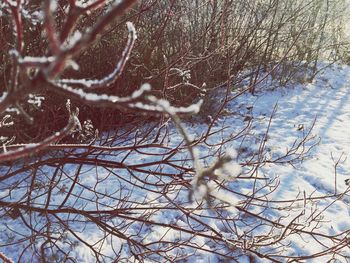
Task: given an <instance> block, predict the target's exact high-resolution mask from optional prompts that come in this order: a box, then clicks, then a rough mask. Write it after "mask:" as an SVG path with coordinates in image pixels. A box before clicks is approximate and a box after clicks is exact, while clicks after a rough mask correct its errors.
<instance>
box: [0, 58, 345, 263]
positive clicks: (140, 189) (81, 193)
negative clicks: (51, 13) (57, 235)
mask: <svg viewBox="0 0 350 263" xmlns="http://www.w3.org/2000/svg"><path fill="white" fill-rule="evenodd" d="M349 82H350V66H346V65H334V66H332V67H330V68H326V69H325V70H324V71H323V72H321V73H320V74H319V75H318V76H317V77H316V78H315V79H314V81H313V82H312V83H307V82H305V83H299V84H298V83H296V84H293V85H290V86H287V87H278V86H276V85H275V84H274V85H275V86H274V88H271V87H272V83H271V79H270V80H269V81H265V82H264V83H262V84H261V86H260V87H259V88H258V89H257V92H256V93H255V95H252V94H250V93H245V94H243V95H241V96H239V97H238V98H236V99H234V100H232V101H231V102H229V104H228V106H227V107H228V111H227V112H228V114H225V116H222V117H221V118H220V119H219V120H218V121H217V123H216V124H215V126H214V127H213V130H212V132H214V133H213V135H211V136H210V138H208V141H207V145H200V146H196V147H195V148H194V150H195V151H196V152H197V153H198V156H200V158H203V157H205V156H209V158H206V159H201V161H202V164H203V166H204V165H206V166H208V167H210V165H213V163H215V162H214V161H215V160H216V158H214V157H210V156H212V154H213V153H216V152H220V153H221V156H226V157H227V158H229V159H230V161H229V162H226V163H225V165H224V166H223V167H221V168H220V169H217V170H215V174H216V175H217V177H218V180H217V181H214V180H212V181H210V182H209V184H208V187H205V185H203V184H200V185H198V187H197V190H198V191H197V192H195V193H194V197H195V198H194V199H195V200H197V201H198V203H197V202H195V201H194V202H189V201H188V191H187V190H186V189H184V188H182V187H181V185H176V184H173V181H172V179H171V178H168V177H162V176H156V175H155V176H153V177H150V176H149V174H148V173H142V172H140V171H137V170H136V168H137V167H138V165H139V164H146V163H148V164H149V165H148V166H147V169H148V171H160V172H162V173H166V172H169V173H172V172H173V173H174V174H177V169H176V168H174V167H171V166H166V165H165V166H163V167H162V168H159V164H158V163H157V162H158V161H161V160H162V156H161V154H162V153H165V152H167V151H168V149H166V148H162V147H158V148H157V147H152V148H146V149H141V150H140V152H136V151H127V152H126V151H120V152H116V153H114V154H113V156H112V157H111V156H109V155H108V154H106V155H104V156H103V155H99V158H104V159H105V160H107V161H108V160H113V161H115V162H120V163H121V164H122V165H123V166H125V167H128V169H124V170H123V169H117V170H116V169H112V168H108V167H107V168H103V167H102V166H98V167H96V166H94V165H93V164H88V165H84V166H83V167H82V168H81V180H78V183H77V186H76V187H77V189H76V197H75V198H70V199H68V201H67V203H66V205H73V204H74V202H77V201H78V200H80V201H79V202H81V203H80V204H79V207H85V209H86V210H88V209H96V207H95V205H96V203H95V202H93V201H89V200H99V201H100V202H101V203H103V204H104V206H105V207H103V206H101V207H100V208H101V209H103V208H110V207H114V206H113V204H114V203H116V202H117V201H116V200H114V199H108V198H107V200H104V199H103V198H105V196H106V195H108V194H111V193H117V196H118V198H120V199H122V198H124V197H128V196H129V195H130V193H131V191H132V195H131V196H129V197H128V198H129V199H130V200H132V201H133V202H134V203H133V204H132V206H131V207H129V209H131V210H132V209H133V208H135V211H133V213H139V212H137V211H139V210H136V208H137V209H141V208H143V207H151V209H150V210H147V212H148V213H149V214H150V217H149V220H151V221H153V222H155V224H153V225H147V224H146V225H143V224H141V223H140V222H132V221H130V220H127V219H123V216H122V215H121V216H120V217H118V216H116V217H111V218H110V219H109V220H110V221H111V222H112V225H115V226H122V225H124V226H125V229H126V230H125V231H126V232H127V234H128V235H134V237H135V239H137V238H138V239H137V240H139V241H140V242H143V243H144V244H147V243H152V242H154V241H157V240H159V239H160V238H162V241H164V242H172V241H176V242H181V241H186V240H187V241H190V242H191V244H196V245H197V246H202V248H203V249H204V250H195V249H191V248H183V250H181V249H180V248H174V249H173V251H168V252H167V253H168V254H169V255H170V254H171V253H173V255H176V253H179V255H180V254H185V255H189V259H188V260H190V261H191V262H220V257H219V256H217V255H215V254H214V253H209V252H205V249H207V250H208V251H213V252H218V253H221V252H223V251H225V248H223V244H222V243H220V242H218V243H215V242H213V241H211V240H209V239H208V238H206V237H205V235H206V234H208V235H209V236H216V234H215V232H217V233H220V234H221V235H222V236H223V238H224V240H226V239H227V244H226V245H228V244H229V246H232V247H242V248H243V250H244V248H247V247H246V246H248V247H249V246H250V245H252V244H256V243H259V242H260V243H259V244H260V245H261V244H266V247H264V246H261V247H260V248H259V249H260V250H259V251H260V252H262V253H270V252H271V253H273V252H275V253H277V252H279V254H281V255H282V256H298V255H310V254H312V253H319V252H320V251H322V250H324V249H325V247H324V246H323V245H321V243H323V244H324V245H327V246H332V245H334V244H333V243H332V242H331V241H330V240H329V239H326V238H323V237H322V236H321V235H324V234H328V235H339V236H338V237H339V238H343V237H345V236H346V233H347V232H348V231H349V229H350V223H349V220H348V218H349V213H350V206H349V204H350V198H349V196H348V194H342V193H344V192H345V191H347V190H348V189H349V186H348V185H347V184H346V182H345V181H346V180H347V179H350V158H347V157H348V155H349V151H350V148H349V146H350V133H349V132H348V130H349V128H350V89H349ZM148 90H149V86H148V85H145V86H143V87H142V88H141V89H140V90H139V91H137V92H135V93H134V94H133V95H132V96H131V98H134V97H139V96H140V95H142V93H143V92H145V91H148ZM69 91H70V90H69ZM235 92H239V91H233V94H232V95H234V94H235ZM77 94H79V95H81V96H86V97H88V99H89V100H99V99H108V100H112V99H113V98H111V97H108V96H107V95H105V96H106V97H105V98H104V97H103V96H97V95H96V96H92V95H91V94H88V95H87V94H86V93H85V92H83V91H82V90H78V91H77ZM120 99H121V98H119V97H118V98H117V100H120ZM151 100H152V98H151ZM158 105H159V106H160V107H167V108H168V110H169V111H173V110H174V112H175V109H173V108H172V107H171V106H170V104H169V103H168V102H167V101H163V100H161V101H158ZM136 106H137V107H139V108H142V107H146V106H147V105H136ZM147 107H150V109H153V108H154V107H156V106H152V105H148V106H147ZM193 107H194V108H191V109H190V110H193V111H197V110H199V105H195V106H193ZM177 110H179V109H177ZM181 110H183V111H185V110H189V109H188V108H187V109H185V108H184V109H181ZM271 115H272V118H271ZM247 117H249V119H250V120H251V121H252V122H251V125H250V127H251V129H247V130H246V131H245V132H244V133H243V134H244V136H241V137H239V138H237V139H235V140H231V141H229V142H228V143H227V145H226V146H225V147H226V148H225V149H218V147H217V146H215V144H217V143H218V142H220V141H222V140H223V139H225V138H228V137H229V136H232V134H236V133H237V132H239V131H240V130H241V129H242V125H244V124H245V123H246V122H247V121H246V118H247ZM315 119H316V121H315V123H314V120H315ZM270 120H271V121H270ZM165 126H166V129H167V130H168V133H166V135H164V138H166V139H165V140H166V141H167V142H168V143H169V145H171V146H175V145H179V144H181V142H183V138H182V137H181V135H179V133H178V132H177V131H176V129H175V126H174V125H172V124H171V123H167V124H165ZM184 126H185V128H186V129H187V131H188V133H189V134H190V135H191V136H192V137H193V138H196V135H197V137H198V136H200V135H201V134H203V132H205V131H206V129H207V124H205V123H193V122H191V121H187V122H185V123H184ZM311 128H312V130H311V131H310V129H311ZM267 130H268V131H269V132H268V134H267V135H266V131H267ZM307 135H309V137H308V139H307V140H305V141H304V142H305V143H304V145H305V149H304V151H302V150H303V149H299V150H298V151H293V147H294V146H295V145H297V144H298V143H300V142H303V140H304V139H305V137H306V136H307ZM262 142H264V147H265V149H266V154H265V155H263V156H259V155H256V156H255V157H254V158H255V159H254V158H253V159H252V154H253V153H256V152H257V151H258V150H259V148H260V147H261V143H262ZM116 146H120V147H123V146H127V144H123V143H121V144H120V145H116ZM142 151H147V154H142ZM225 152H226V154H225ZM288 152H289V153H290V155H289V156H287V157H284V155H285V154H286V153H288ZM126 157H127V158H126ZM188 157H189V154H188V152H187V151H186V148H182V150H181V151H180V152H179V153H178V154H177V155H176V156H175V157H174V158H175V159H174V158H172V160H173V162H174V163H179V164H185V165H191V163H189V162H185V161H182V160H183V159H184V158H187V159H188ZM296 157H300V158H301V159H302V160H300V159H294V158H296ZM92 158H94V157H92ZM125 158H126V159H125ZM249 160H260V161H264V160H265V162H264V163H263V165H261V166H259V167H257V169H256V172H254V174H253V175H254V176H255V177H256V178H257V179H258V180H256V181H255V182H256V184H257V187H258V185H259V182H260V181H261V182H262V183H261V185H263V184H264V183H265V182H269V189H267V188H261V189H260V190H259V191H257V192H256V195H257V197H259V198H261V199H264V198H268V199H269V200H273V202H270V203H268V207H267V208H266V209H265V208H264V207H260V206H259V205H254V204H251V205H250V208H249V209H250V210H249V211H250V212H252V213H257V214H259V215H260V216H263V217H265V218H266V219H268V220H272V221H276V222H277V220H278V223H279V224H281V225H283V226H287V225H288V224H290V223H293V222H297V223H298V224H305V228H303V231H306V232H307V231H310V230H312V229H315V232H317V233H318V234H317V235H316V236H315V237H314V238H312V237H311V236H310V235H308V234H307V233H306V232H300V233H292V232H291V231H290V230H289V229H288V228H285V227H280V228H276V229H271V228H270V227H269V226H268V224H266V225H259V226H258V227H256V228H255V229H253V230H251V228H252V226H254V224H255V223H254V220H253V219H249V218H247V219H246V220H248V221H247V222H250V223H251V225H249V224H247V225H243V224H242V223H241V221H239V220H238V218H239V214H240V213H241V211H240V210H239V209H238V208H239V205H241V204H242V202H243V201H245V198H244V195H245V194H249V193H250V194H251V191H252V189H254V187H255V186H254V184H255V183H253V182H252V180H250V179H249V178H247V177H249V176H248V175H249V173H248V171H249V170H250V168H249V166H247V165H246V164H247V163H248V161H249ZM270 160H278V162H275V163H273V162H269V161H270ZM101 161H102V160H101ZM52 169H53V168H52V167H45V168H44V169H42V171H40V173H38V175H37V176H38V178H39V179H40V178H42V180H43V182H44V181H45V180H44V178H45V177H46V176H47V177H49V176H48V174H50V173H52ZM76 169H77V166H76V165H74V164H67V165H65V166H64V173H62V175H61V181H60V182H57V189H61V190H60V191H58V190H57V189H56V190H55V191H54V192H53V195H52V196H53V200H52V205H59V204H60V203H61V202H62V200H63V199H64V197H65V196H64V193H65V190H64V189H66V188H67V187H68V188H69V186H70V184H71V178H74V176H75V172H76ZM133 169H135V170H133ZM131 171H132V172H131ZM192 177H193V175H192ZM187 178H190V177H187ZM125 179H127V180H129V181H130V182H132V186H130V185H128V184H127V183H125V182H123V180H125ZM144 181H147V182H150V183H152V184H154V186H153V188H151V186H150V185H145V184H144ZM222 182H225V185H226V186H227V189H223V188H222V187H221V186H220V184H221V183H222ZM18 184H20V182H19V183H18ZM172 184H173V185H172ZM163 185H168V186H169V185H171V187H169V189H168V193H167V194H166V196H167V197H168V198H170V199H172V200H176V204H178V205H181V207H183V208H184V209H187V210H188V211H189V210H190V211H191V215H192V216H194V217H195V218H201V219H202V220H203V222H205V223H206V224H207V225H208V227H207V228H205V229H206V230H205V231H203V230H202V228H201V226H200V224H198V225H197V222H196V221H194V220H192V219H190V218H189V217H186V216H185V214H183V213H181V212H179V211H176V210H174V209H170V208H169V207H163V206H164V204H168V202H167V199H166V198H165V196H163V195H159V194H158V193H157V192H156V191H155V192H152V191H146V190H145V189H148V187H149V189H151V190H152V189H156V190H159V189H160V188H162V187H163ZM90 189H94V191H96V192H95V193H94V192H92V191H91V190H90ZM23 191H24V190H23V189H22V188H18V189H13V190H12V196H16V195H17V196H18V197H21V196H22V195H23V194H24V192H23ZM38 191H39V192H40V191H43V189H41V190H38ZM208 191H209V192H210V193H211V194H212V195H213V196H215V197H216V198H217V199H218V200H221V201H223V202H224V203H225V204H226V205H227V208H226V211H222V213H224V214H225V213H226V214H225V216H226V218H227V219H232V220H236V221H237V223H236V224H237V225H236V226H237V233H234V232H230V231H229V230H228V227H227V226H226V225H225V224H226V223H225V222H224V221H222V220H215V219H213V218H214V217H211V215H212V214H211V212H210V210H205V209H202V208H201V206H200V204H199V203H200V202H201V201H203V200H202V199H203V198H204V197H205V196H206V195H207V192H208ZM7 192H8V186H7V185H5V184H4V183H0V196H1V197H2V198H5V199H8V197H6V196H7V195H6V194H7ZM335 192H336V194H338V195H337V196H335V195H334V194H335ZM265 194H266V196H265ZM324 196H329V197H328V198H323V197H324ZM43 200H44V197H43ZM83 200H84V201H83ZM141 200H145V202H142V201H141ZM40 201H42V200H40V198H38V199H37V200H36V202H37V203H39V202H40ZM117 203H118V202H117ZM256 204H258V203H256ZM273 207H274V208H276V207H277V208H276V209H274V208H273ZM282 208H283V209H282ZM286 208H288V209H286ZM145 209H146V208H145ZM141 211H142V210H141ZM141 214H142V212H140V215H141ZM67 218H68V216H67ZM310 218H314V219H315V220H314V221H312V222H310V220H309V219H310ZM1 220H4V218H3V219H1ZM106 220H107V219H106ZM249 220H251V221H249ZM77 222H78V221H77ZM77 222H76V223H75V225H74V226H75V229H76V230H77V231H79V234H78V236H80V237H81V238H83V239H84V240H86V241H87V242H90V243H91V244H93V243H94V244H95V245H96V247H99V248H100V251H101V252H103V253H105V254H106V255H109V256H111V257H113V251H119V249H120V250H121V251H122V257H125V258H128V257H129V256H131V255H130V251H129V250H128V245H127V244H126V243H125V241H124V240H122V239H119V238H116V237H114V239H115V240H112V238H111V237H109V239H107V241H106V242H101V241H100V239H101V238H102V237H103V235H101V232H99V230H98V228H97V227H95V226H94V225H93V224H82V225H81V226H80V225H79V224H78V223H77ZM18 224H19V223H18V221H16V220H11V221H10V220H7V221H6V225H0V230H1V231H0V244H1V245H2V244H4V243H6V242H7V241H8V240H9V236H8V233H9V228H16V227H17V228H18V229H19V230H21V231H20V232H21V233H23V234H24V235H25V234H26V233H25V231H26V230H25V228H23V227H22V228H21V227H19V225H18ZM161 224H164V225H161ZM38 225H40V222H38ZM170 226H176V227H182V228H183V229H189V228H192V229H194V231H197V232H198V233H202V234H203V235H198V236H195V237H193V236H192V235H190V234H189V233H187V232H185V231H179V230H176V229H174V228H172V227H170ZM209 227H210V228H211V229H212V230H210V229H209ZM247 230H249V231H250V230H251V233H250V234H251V236H249V235H248V234H246V231H247ZM270 230H271V231H272V232H271V236H270V237H268V239H267V240H263V241H259V238H260V236H261V235H263V234H264V233H267V232H269V231H270ZM284 233H288V234H289V235H288V237H287V238H286V239H283V240H281V243H282V244H284V245H285V246H284V247H273V246H272V245H270V244H271V242H272V241H273V240H274V239H273V235H275V238H276V237H279V236H281V237H282V235H283V234H284ZM236 234H237V235H236ZM238 235H239V236H238ZM67 238H69V235H68V237H67ZM70 238H72V239H74V237H70ZM230 239H235V240H236V241H235V242H233V241H229V240H230ZM319 241H320V242H319ZM74 249H75V252H72V253H75V254H74V255H75V256H76V257H77V258H78V259H79V262H92V261H93V255H92V254H91V252H89V249H88V247H87V246H85V245H83V244H77V245H76V247H75V248H74ZM17 251H18V249H16V247H15V246H9V247H0V252H4V253H5V254H6V255H8V256H10V257H11V258H12V259H13V260H15V261H16V260H17V259H18V253H16V252H17ZM341 251H342V255H343V256H345V257H347V258H349V257H350V249H349V248H348V247H346V246H345V247H344V248H342V250H341ZM27 253H29V252H28V251H27ZM238 254H239V253H238ZM238 256H239V257H240V262H249V259H248V258H247V255H245V254H244V253H243V254H240V255H238ZM332 256H333V255H325V256H321V257H319V258H316V259H314V260H311V259H309V260H308V261H307V262H327V261H328V260H330V259H331V257H332ZM334 258H336V259H337V260H338V262H345V261H344V257H341V256H339V255H335V256H334ZM129 259H130V258H129ZM152 259H154V258H151V259H150V261H149V262H152ZM275 259H277V260H279V261H281V262H284V260H285V259H284V258H279V257H276V258H275ZM154 260H158V261H162V258H158V259H157V258H156V259H154ZM258 260H259V261H258V262H265V261H264V260H262V259H258ZM266 262H268V261H266Z"/></svg>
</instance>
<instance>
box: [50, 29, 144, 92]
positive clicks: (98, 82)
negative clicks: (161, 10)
mask: <svg viewBox="0 0 350 263" xmlns="http://www.w3.org/2000/svg"><path fill="white" fill-rule="evenodd" d="M127 27H128V30H129V38H128V42H127V44H126V46H125V49H124V51H123V54H122V57H121V59H120V60H119V61H118V62H117V64H116V66H115V69H114V70H113V72H112V73H111V74H109V75H108V76H106V77H104V78H102V79H60V80H57V81H56V82H57V83H59V84H70V85H72V84H74V85H81V86H83V87H84V88H89V89H95V88H101V87H108V86H110V85H112V84H113V83H114V82H115V81H116V80H117V79H118V78H119V77H120V75H121V74H122V72H123V70H124V67H125V64H126V62H127V61H128V59H129V56H130V53H131V50H132V48H133V46H134V43H135V41H136V38H137V37H136V29H135V27H134V25H133V24H132V23H131V22H127Z"/></svg>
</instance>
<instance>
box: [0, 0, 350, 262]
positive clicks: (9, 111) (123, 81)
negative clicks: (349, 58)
mask: <svg viewBox="0 0 350 263" xmlns="http://www.w3.org/2000/svg"><path fill="white" fill-rule="evenodd" d="M343 7H344V3H343V2H342V1H328V0H324V1H323V0H308V1H295V0H293V1H292V0H270V1H269V0H266V1H229V0H223V1H216V0H214V1H192V0H189V1H175V0H147V1H135V0H124V1H115V2H114V1H104V0H95V1H75V0H67V1H64V0H62V1H49V0H48V1H44V2H43V3H42V1H34V0H32V1H30V0H28V1H21V0H17V1H12V0H11V1H10V0H5V1H4V2H3V3H1V8H2V9H1V16H0V22H1V27H0V28H1V43H0V45H1V50H0V52H1V58H0V59H1V66H0V73H1V81H0V84H1V91H2V97H1V101H0V112H2V117H1V122H0V131H1V133H0V135H1V143H2V152H1V153H0V162H1V167H0V170H1V174H0V220H1V221H2V222H4V224H3V226H1V234H0V251H5V254H1V253H0V258H1V259H3V260H4V261H5V262H6V261H8V262H10V259H9V258H8V256H7V254H10V255H16V256H17V257H18V258H16V260H17V261H18V262H39V261H40V262H84V261H86V262H91V257H90V256H91V255H92V258H93V260H96V261H97V262H113V261H114V262H129V261H133V262H134V261H139V262H143V261H155V262H164V261H169V262H174V261H184V262H186V260H193V257H199V256H201V255H202V256H203V257H208V255H211V256H215V257H217V258H219V259H220V260H231V261H237V262H239V261H240V260H241V259H242V258H248V259H250V260H251V261H254V260H255V259H256V258H264V259H268V260H270V261H274V262H281V261H298V260H306V259H310V258H317V257H320V256H324V255H330V256H331V257H332V256H341V250H342V248H344V247H346V246H347V245H348V238H347V233H346V231H345V232H344V233H337V234H336V235H327V234H325V233H323V232H321V231H319V230H318V226H319V224H321V222H322V211H318V210H313V209H308V208H309V207H311V206H313V204H314V203H315V202H317V201H318V200H327V202H328V200H329V202H335V200H337V199H340V198H342V197H343V196H344V195H345V194H347V191H346V192H344V193H341V194H339V193H334V195H330V196H317V197H315V196H313V195H312V194H311V195H310V196H307V195H305V194H304V195H303V193H301V195H300V196H298V197H296V198H295V199H293V200H272V199H271V196H272V194H273V192H274V191H275V190H276V189H277V188H278V187H279V181H278V179H277V178H275V179H271V178H266V177H264V176H261V175H260V169H261V168H262V167H263V166H265V165H268V164H291V165H293V164H294V163H296V162H300V161H302V160H303V158H304V157H305V155H307V153H308V152H309V150H310V149H311V148H312V147H313V146H314V145H315V144H316V143H317V141H315V138H313V137H312V135H311V129H310V131H309V132H306V133H305V134H304V136H303V137H302V138H299V139H297V140H296V141H295V143H294V144H293V145H292V146H291V147H290V148H289V149H288V150H287V151H286V152H285V154H283V155H277V156H276V155H267V154H266V151H267V150H266V141H267V138H268V133H269V127H270V123H271V122H272V119H273V115H272V116H271V118H270V120H269V124H268V129H267V131H266V133H265V134H263V135H262V136H261V138H258V140H257V144H258V147H257V149H258V150H257V151H256V152H254V153H251V154H249V155H246V156H243V155H240V153H239V156H238V157H237V156H236V155H235V154H234V153H232V152H230V151H229V150H227V149H226V145H228V144H229V143H230V142H232V141H235V140H241V139H242V138H245V137H246V136H248V134H249V130H250V129H251V125H250V122H249V121H248V122H245V125H244V127H239V129H238V130H232V131H229V132H227V127H224V126H223V127H221V128H220V127H218V126H217V125H216V123H217V120H218V119H219V117H220V116H221V114H222V113H223V109H224V108H225V105H226V104H227V103H228V102H229V101H231V100H233V99H235V98H236V97H237V96H239V95H240V94H243V93H244V92H255V89H256V87H258V86H259V83H261V82H262V80H264V79H265V78H267V77H269V76H272V77H273V78H274V79H276V80H278V81H279V83H281V84H287V83H289V82H290V81H295V80H296V81H312V78H313V77H314V76H315V74H316V73H317V70H318V63H319V60H321V59H322V60H325V59H327V60H328V61H330V62H332V61H336V60H338V59H340V58H342V57H343V56H344V52H345V51H344V50H346V46H347V43H346V40H345V39H343V38H342V34H343V28H342V26H341V25H342V23H335V21H338V22H339V21H341V19H343V18H344V19H345V17H343V14H344V13H343V12H344V9H343ZM116 18H117V19H116ZM148 83H149V84H148ZM151 87H152V88H151ZM222 87H226V89H224V92H223V94H221V97H220V100H219V101H213V98H215V99H216V98H217V96H216V93H215V92H216V91H217V90H219V89H220V90H221V88H222ZM232 90H233V91H235V92H234V93H231V91H232ZM202 99H203V100H204V103H203V101H202ZM214 104H215V105H214ZM200 106H202V108H201V112H200V114H201V115H202V116H203V117H204V118H205V117H206V116H207V115H211V116H210V118H209V119H206V121H207V122H208V123H207V125H205V126H203V127H204V130H203V133H202V134H201V135H198V136H196V137H194V136H192V134H188V132H187V131H186V129H185V125H184V124H182V123H181V121H180V119H179V116H183V115H184V116H186V115H191V114H195V113H198V111H199V109H200ZM214 106H215V107H214ZM196 120H198V119H196ZM175 128H176V129H175ZM99 131H100V132H99ZM175 133H179V134H180V135H181V138H182V139H181V140H175V141H174V138H177V137H176V136H175ZM218 134H222V136H221V139H220V140H218V141H213V140H212V138H213V137H215V138H216V139H217V135H218ZM198 149H200V150H201V151H200V153H198ZM268 156H269V157H268ZM272 156H273V157H272ZM10 220H11V221H12V223H11V224H10V223H6V222H9V221H10ZM13 222H15V223H13ZM14 226H17V227H18V226H20V227H18V228H14ZM256 233H259V234H258V235H257V234H256ZM261 233H264V234H261ZM295 238H297V239H298V238H299V239H307V238H313V239H316V240H317V241H318V242H319V243H320V244H323V245H324V249H323V250H322V251H320V252H319V253H316V254H305V255H295V254H293V253H292V252H290V251H288V248H287V246H286V245H287V244H288V242H290V240H291V239H295ZM15 251H16V252H15Z"/></svg>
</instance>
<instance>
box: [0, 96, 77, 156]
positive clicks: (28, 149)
mask: <svg viewBox="0 0 350 263" xmlns="http://www.w3.org/2000/svg"><path fill="white" fill-rule="evenodd" d="M69 103H70V102H69V101H68V102H67V109H68V111H69V114H70V115H69V121H68V124H67V125H66V126H65V127H64V128H63V129H62V130H60V131H58V132H56V133H55V134H53V135H52V136H49V137H47V138H46V139H44V140H42V141H41V142H40V143H35V144H26V145H24V146H23V147H19V148H17V149H16V150H12V151H7V150H6V148H5V147H4V152H3V153H1V154H0V162H6V161H14V160H17V159H20V158H23V157H26V156H31V155H33V154H36V153H38V152H39V151H41V150H43V149H45V148H46V147H47V146H48V145H50V144H53V143H56V142H58V141H60V140H61V139H63V138H64V137H66V136H67V135H69V134H70V133H72V132H74V131H75V130H76V129H80V128H81V125H80V121H79V119H78V114H79V111H78V109H76V110H75V111H71V110H70V105H69Z"/></svg>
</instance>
